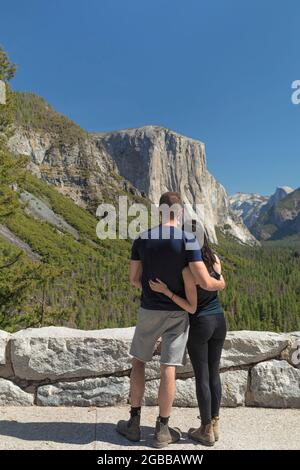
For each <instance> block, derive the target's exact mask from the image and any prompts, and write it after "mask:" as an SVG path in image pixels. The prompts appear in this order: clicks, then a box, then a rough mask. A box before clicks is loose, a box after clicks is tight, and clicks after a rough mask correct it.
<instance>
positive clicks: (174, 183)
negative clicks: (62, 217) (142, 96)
mask: <svg viewBox="0 0 300 470" xmlns="http://www.w3.org/2000/svg"><path fill="white" fill-rule="evenodd" d="M16 105H17V106H16V108H17V112H16V119H15V124H16V127H15V133H14V135H13V137H12V138H11V139H10V142H9V145H10V149H11V150H12V152H14V153H15V154H24V155H28V156H29V157H30V160H31V161H30V169H31V171H32V172H33V173H34V174H36V175H37V176H39V177H40V178H42V179H44V180H46V181H47V182H49V183H51V184H53V185H55V186H56V187H57V188H58V189H59V191H60V192H62V193H63V194H65V195H68V196H70V197H71V198H72V199H73V200H74V201H75V202H76V203H77V204H78V205H81V206H83V207H87V208H90V209H92V210H94V209H95V207H96V206H97V205H98V204H99V203H100V202H103V201H106V202H111V201H114V200H115V199H116V197H117V196H118V195H124V194H128V195H129V196H130V197H131V198H133V199H139V200H140V199H141V197H144V198H145V200H148V199H150V200H151V201H153V202H155V203H157V202H158V199H159V196H160V194H161V193H162V192H164V191H168V190H169V191H180V192H181V194H182V196H183V199H184V201H185V202H189V203H193V204H194V203H197V204H201V205H202V207H203V213H202V218H203V221H204V223H205V225H206V227H207V229H208V232H209V235H210V238H211V239H212V240H213V241H217V236H216V228H217V227H219V228H221V229H222V230H223V231H227V232H229V233H230V234H231V235H233V236H234V237H236V238H237V239H239V240H240V241H241V242H243V243H247V244H255V243H256V240H255V238H254V237H253V235H251V234H250V232H249V231H248V229H247V228H246V226H245V225H244V223H243V221H242V219H241V218H240V217H239V216H238V215H236V214H235V213H234V212H233V211H232V210H231V207H230V202H229V198H228V197H227V194H226V191H225V189H224V187H223V186H222V185H221V184H220V183H218V182H217V181H216V180H215V178H214V177H213V176H212V175H211V174H210V173H209V171H208V169H207V165H206V154H205V146H204V144H203V143H202V142H200V141H197V140H194V139H191V138H188V137H185V136H182V135H180V134H178V133H176V132H174V131H171V130H168V129H165V128H163V127H160V126H145V127H142V128H137V129H125V130H121V131H116V132H110V133H94V134H90V133H87V132H85V131H84V130H83V129H81V128H80V127H79V126H78V125H77V124H75V123H73V122H72V121H70V120H69V119H68V118H66V117H64V116H62V115H60V114H59V113H57V112H56V111H54V110H53V109H52V108H51V107H50V106H49V105H48V104H47V103H46V102H45V101H44V100H43V99H42V98H39V97H37V96H36V95H32V94H26V93H22V94H18V93H17V94H16ZM28 110H29V111H30V112H28Z"/></svg>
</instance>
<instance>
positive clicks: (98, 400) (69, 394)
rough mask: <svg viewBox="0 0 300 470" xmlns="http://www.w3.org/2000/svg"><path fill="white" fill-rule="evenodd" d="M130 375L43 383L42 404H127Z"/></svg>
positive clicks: (40, 395)
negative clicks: (49, 383) (51, 383)
mask: <svg viewBox="0 0 300 470" xmlns="http://www.w3.org/2000/svg"><path fill="white" fill-rule="evenodd" d="M129 382H130V381H129V378H128V377H100V378H95V379H85V380H79V381H77V382H61V383H56V384H53V385H43V386H41V387H39V388H38V391H37V404H38V405H41V406H114V405H119V404H125V403H127V401H128V394H129Z"/></svg>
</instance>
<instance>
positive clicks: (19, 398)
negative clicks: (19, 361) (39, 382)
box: [0, 379, 33, 406]
mask: <svg viewBox="0 0 300 470" xmlns="http://www.w3.org/2000/svg"><path fill="white" fill-rule="evenodd" d="M30 405H33V395H32V394H30V393H27V392H24V390H22V389H21V388H20V387H18V386H17V385H15V384H14V383H13V382H10V381H9V380H5V379H0V406H30Z"/></svg>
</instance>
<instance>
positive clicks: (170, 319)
mask: <svg viewBox="0 0 300 470" xmlns="http://www.w3.org/2000/svg"><path fill="white" fill-rule="evenodd" d="M188 333H189V316H188V314H187V313H186V312H184V311H171V312H170V311H168V310H147V309H145V308H142V307H141V308H140V309H139V315H138V323H137V326H136V329H135V333H134V337H133V340H132V344H131V349H130V354H131V355H132V356H134V357H135V358H137V359H139V360H140V361H142V362H148V361H151V359H152V356H153V352H154V349H155V344H156V342H157V340H158V339H159V338H161V357H160V363H161V364H165V365H172V366H181V365H184V363H185V356H186V352H185V351H186V343H187V339H188Z"/></svg>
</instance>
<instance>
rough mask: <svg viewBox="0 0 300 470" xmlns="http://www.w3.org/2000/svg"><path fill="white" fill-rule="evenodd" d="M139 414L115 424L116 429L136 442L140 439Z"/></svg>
mask: <svg viewBox="0 0 300 470" xmlns="http://www.w3.org/2000/svg"><path fill="white" fill-rule="evenodd" d="M140 421H141V416H140V415H137V416H133V417H131V418H130V419H129V421H125V420H121V421H119V422H118V424H117V431H118V433H119V434H121V435H122V436H124V437H126V438H127V439H128V440H129V441H132V442H138V441H140V440H141V426H140Z"/></svg>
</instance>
